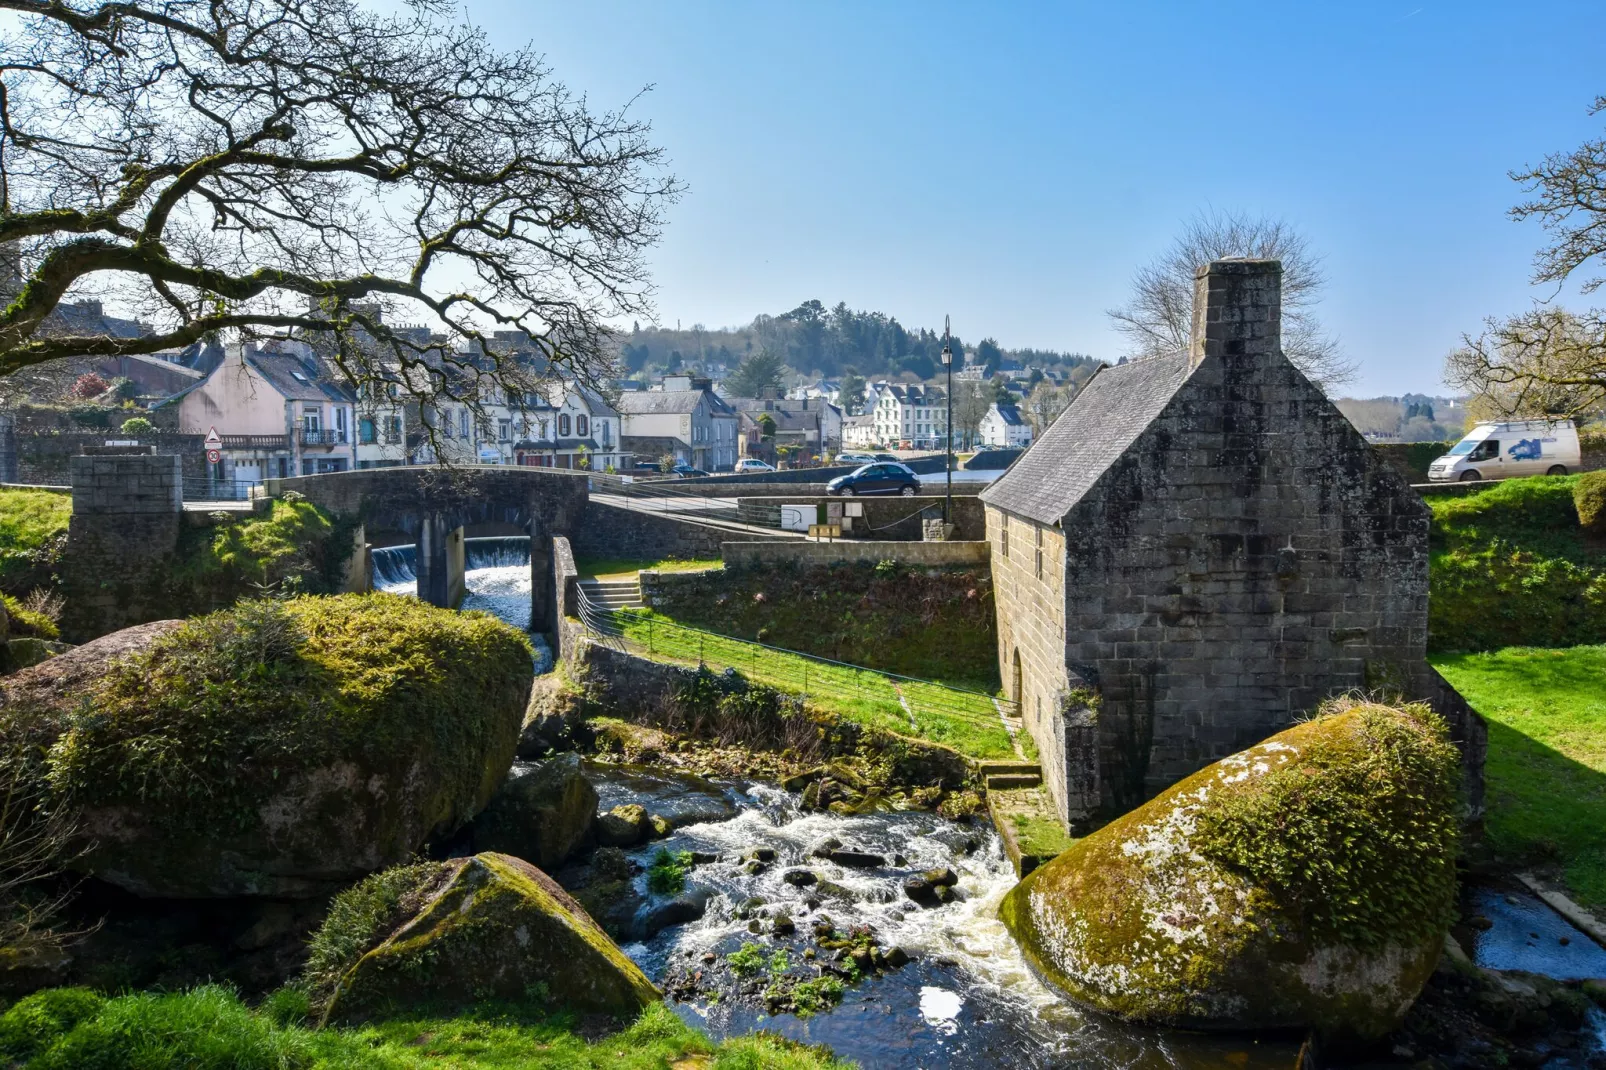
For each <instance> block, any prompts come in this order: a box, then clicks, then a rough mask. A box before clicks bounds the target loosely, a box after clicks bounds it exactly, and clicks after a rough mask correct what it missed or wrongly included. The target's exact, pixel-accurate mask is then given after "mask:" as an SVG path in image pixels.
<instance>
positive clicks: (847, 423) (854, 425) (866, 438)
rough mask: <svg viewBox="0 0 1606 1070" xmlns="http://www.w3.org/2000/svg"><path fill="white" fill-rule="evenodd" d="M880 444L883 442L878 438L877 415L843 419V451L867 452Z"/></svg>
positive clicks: (866, 414)
mask: <svg viewBox="0 0 1606 1070" xmlns="http://www.w3.org/2000/svg"><path fill="white" fill-rule="evenodd" d="M880 444H881V440H880V439H879V438H877V437H876V425H875V413H873V412H867V413H865V414H864V415H863V416H844V417H843V418H842V448H843V449H848V450H867V449H869V448H870V447H872V446H879V445H880Z"/></svg>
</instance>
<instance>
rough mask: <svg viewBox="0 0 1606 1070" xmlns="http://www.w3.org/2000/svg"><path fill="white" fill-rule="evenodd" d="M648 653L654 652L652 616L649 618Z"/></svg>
mask: <svg viewBox="0 0 1606 1070" xmlns="http://www.w3.org/2000/svg"><path fill="white" fill-rule="evenodd" d="M647 653H649V654H651V653H652V618H651V617H648V618H647Z"/></svg>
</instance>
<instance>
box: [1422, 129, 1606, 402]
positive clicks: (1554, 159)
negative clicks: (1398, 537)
mask: <svg viewBox="0 0 1606 1070" xmlns="http://www.w3.org/2000/svg"><path fill="white" fill-rule="evenodd" d="M1589 111H1590V114H1591V115H1598V114H1600V113H1602V112H1606V97H1597V98H1595V102H1594V103H1593V104H1592V105H1591V107H1590V109H1589ZM1511 177H1512V179H1513V180H1514V181H1516V182H1519V183H1521V184H1522V186H1523V189H1524V191H1525V192H1526V193H1528V194H1529V199H1528V200H1526V201H1524V202H1523V203H1521V204H1519V205H1517V206H1516V207H1515V208H1513V209H1512V210H1511V217H1512V218H1513V219H1517V220H1527V219H1537V220H1539V222H1540V224H1541V225H1542V226H1543V227H1544V229H1545V230H1546V231H1547V232H1549V234H1550V236H1551V242H1550V244H1549V245H1547V246H1545V247H1544V248H1542V249H1540V250H1539V252H1538V254H1537V255H1536V256H1535V258H1534V275H1533V281H1534V282H1535V283H1550V284H1554V285H1556V286H1559V285H1560V284H1561V283H1564V282H1566V281H1567V280H1568V279H1569V278H1571V277H1572V275H1573V273H1574V272H1575V271H1578V270H1579V269H1581V268H1583V267H1584V266H1585V265H1586V264H1589V263H1590V262H1591V261H1596V260H1597V258H1598V257H1601V256H1602V255H1603V254H1606V139H1602V138H1596V139H1594V140H1591V141H1586V142H1585V143H1584V144H1583V145H1581V146H1579V147H1578V148H1577V149H1574V150H1573V151H1571V152H1564V153H1563V152H1558V153H1552V154H1551V155H1549V156H1546V157H1545V158H1544V160H1543V161H1541V162H1540V163H1539V164H1538V165H1536V166H1533V167H1529V168H1527V169H1526V170H1521V171H1513V172H1512V173H1511ZM1603 282H1606V277H1602V276H1600V275H1598V274H1596V275H1594V276H1593V277H1590V278H1585V279H1583V280H1582V281H1581V282H1580V284H1579V286H1580V289H1582V291H1583V292H1584V293H1592V292H1594V291H1595V290H1597V289H1599V288H1600V286H1601V284H1602V283H1603ZM1444 378H1445V381H1446V382H1447V383H1449V384H1450V385H1452V386H1455V387H1459V388H1460V389H1463V390H1465V391H1467V392H1468V393H1470V394H1471V395H1472V397H1473V403H1472V406H1471V408H1472V410H1473V413H1474V415H1476V416H1530V417H1532V416H1552V415H1557V416H1560V415H1566V416H1573V417H1592V416H1598V415H1599V414H1600V413H1601V411H1602V409H1603V407H1606V311H1603V310H1600V309H1591V310H1589V311H1586V312H1576V313H1575V312H1568V311H1566V310H1564V309H1561V308H1556V307H1554V306H1550V305H1543V304H1540V305H1536V306H1535V307H1534V308H1532V309H1529V310H1528V311H1526V312H1522V313H1518V314H1517V315H1514V316H1508V317H1506V318H1504V319H1499V318H1491V319H1489V320H1488V321H1487V322H1486V323H1485V325H1484V330H1483V333H1482V334H1479V335H1478V336H1476V337H1473V336H1472V335H1467V336H1465V337H1464V338H1463V339H1462V344H1461V346H1460V348H1458V349H1456V350H1455V351H1454V352H1453V353H1451V354H1450V355H1449V357H1447V358H1446V359H1445V367H1444Z"/></svg>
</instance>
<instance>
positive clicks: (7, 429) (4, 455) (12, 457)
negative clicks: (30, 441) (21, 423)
mask: <svg viewBox="0 0 1606 1070" xmlns="http://www.w3.org/2000/svg"><path fill="white" fill-rule="evenodd" d="M15 482H17V422H16V418H15V417H14V416H12V415H11V413H9V412H0V483H15Z"/></svg>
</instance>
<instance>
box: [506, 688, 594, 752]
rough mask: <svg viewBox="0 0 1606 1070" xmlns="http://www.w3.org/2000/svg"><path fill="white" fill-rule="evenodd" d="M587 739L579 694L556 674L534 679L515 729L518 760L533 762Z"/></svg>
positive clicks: (583, 712)
mask: <svg viewBox="0 0 1606 1070" xmlns="http://www.w3.org/2000/svg"><path fill="white" fill-rule="evenodd" d="M587 738H588V732H587V730H586V727H585V711H584V709H583V705H582V701H581V696H580V693H579V692H578V691H577V690H576V689H575V688H574V687H573V685H571V684H570V683H569V682H568V680H567V679H566V678H565V677H564V676H562V675H561V674H559V673H548V674H546V675H543V676H537V677H536V678H535V681H534V683H533V684H532V685H531V687H530V701H529V704H528V705H527V706H526V707H525V710H524V724H523V725H522V726H521V728H520V729H519V745H518V754H519V757H520V758H523V759H524V760H526V761H533V760H535V759H537V758H543V757H545V756H546V755H548V754H550V753H552V752H553V751H555V750H566V749H568V748H570V747H573V746H574V745H575V744H576V743H578V742H585V741H586V740H587Z"/></svg>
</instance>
